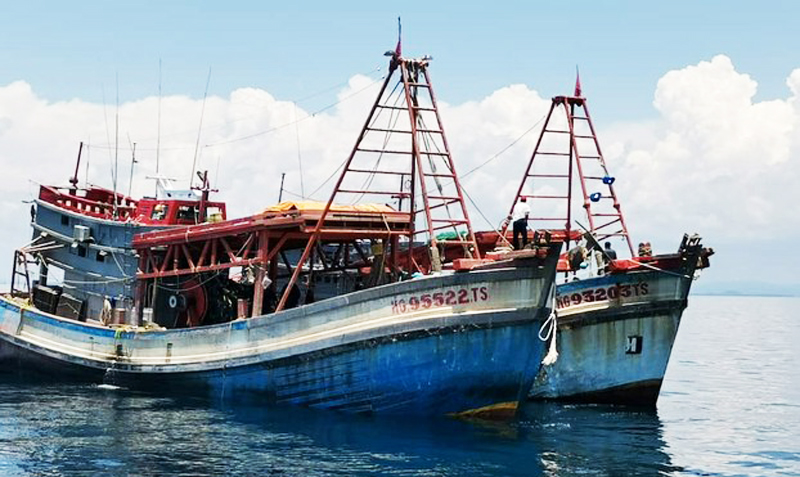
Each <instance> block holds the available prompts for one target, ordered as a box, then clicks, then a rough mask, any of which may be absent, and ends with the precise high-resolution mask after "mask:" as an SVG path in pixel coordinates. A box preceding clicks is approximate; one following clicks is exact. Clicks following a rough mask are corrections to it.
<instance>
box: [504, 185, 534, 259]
mask: <svg viewBox="0 0 800 477" xmlns="http://www.w3.org/2000/svg"><path fill="white" fill-rule="evenodd" d="M530 214H531V208H530V207H528V201H527V199H526V198H525V197H522V198H520V199H519V202H517V203H516V205H514V210H512V212H511V215H510V216H509V217H508V218H509V219H510V220H512V221H513V223H514V239H513V241H512V244H513V245H514V250H521V249H523V248H524V247H525V245H527V244H528V216H530ZM520 235H521V236H522V245H519V241H518V240H517V237H518V236H520Z"/></svg>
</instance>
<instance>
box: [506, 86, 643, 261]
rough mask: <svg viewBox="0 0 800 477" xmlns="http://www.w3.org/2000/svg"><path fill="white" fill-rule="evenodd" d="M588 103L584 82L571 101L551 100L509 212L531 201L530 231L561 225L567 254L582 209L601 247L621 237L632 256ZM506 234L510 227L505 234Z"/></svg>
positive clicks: (565, 97)
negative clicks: (575, 215)
mask: <svg viewBox="0 0 800 477" xmlns="http://www.w3.org/2000/svg"><path fill="white" fill-rule="evenodd" d="M586 103H587V101H586V98H584V97H583V96H582V92H581V84H580V76H577V78H576V81H575V92H574V94H573V95H572V96H556V97H554V98H553V99H552V102H551V104H550V111H549V112H548V113H547V119H546V120H545V124H544V126H543V127H542V132H541V133H540V135H539V139H538V141H537V142H536V147H535V148H534V150H533V154H532V155H531V158H530V161H528V166H527V168H526V170H525V174H524V175H523V176H522V182H521V183H520V186H519V189H517V194H516V196H515V197H514V201H513V202H512V204H511V208H510V211H513V209H514V204H516V203H517V201H518V200H519V199H521V198H522V197H525V198H527V199H531V200H530V201H529V204H530V207H531V216H530V218H529V219H528V220H529V222H533V223H532V224H531V226H532V227H533V228H534V229H553V228H554V225H555V226H556V228H557V227H558V225H560V224H563V226H564V230H565V232H566V234H567V237H566V244H567V248H569V242H570V235H571V233H572V231H573V230H574V229H575V227H574V226H573V223H574V222H576V221H575V219H574V214H575V211H576V209H577V208H578V203H580V207H581V208H583V209H584V214H585V217H586V219H587V221H588V230H589V232H591V233H592V235H594V236H595V237H596V238H597V240H598V241H602V240H605V239H608V238H612V237H620V238H622V239H623V240H624V241H625V242H626V243H627V246H628V250H629V251H630V254H631V256H634V255H635V254H634V248H633V242H632V241H631V238H630V235H629V233H628V227H627V225H626V224H625V218H624V216H623V214H622V208H621V205H620V202H619V200H618V199H617V195H616V192H615V191H614V187H613V184H614V180H615V178H614V177H613V176H611V175H610V173H609V171H608V167H607V166H606V162H605V159H604V158H603V153H602V151H601V149H600V142H599V141H598V139H597V134H596V132H595V128H594V124H593V123H592V119H591V116H590V115H589V109H588V107H587V104H586ZM562 112H563V116H561V113H562ZM534 165H535V166H536V168H534ZM576 189H579V192H578V190H576ZM553 190H556V191H563V192H561V193H558V192H555V193H554V192H552V191H553ZM578 201H580V202H578ZM510 214H511V212H509V215H510ZM506 228H507V225H506V226H505V227H504V228H503V231H502V232H503V234H505V232H506Z"/></svg>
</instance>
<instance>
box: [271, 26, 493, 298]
mask: <svg viewBox="0 0 800 477" xmlns="http://www.w3.org/2000/svg"><path fill="white" fill-rule="evenodd" d="M401 51H402V50H401V43H400V41H398V44H397V48H396V49H395V50H394V51H390V52H387V56H391V59H390V62H389V72H388V74H387V76H386V80H385V81H384V83H383V85H382V86H381V89H380V92H379V93H378V97H377V98H376V100H375V103H374V104H373V106H372V108H371V110H370V112H369V114H368V116H367V119H366V121H365V123H364V126H363V128H362V129H361V132H360V134H359V136H358V138H357V140H356V143H355V145H354V147H353V149H352V151H351V153H350V156H349V157H348V159H347V161H346V163H345V165H344V168H343V169H342V173H341V175H340V176H339V179H338V181H337V182H336V185H335V186H334V188H333V191H332V192H331V195H330V198H329V199H328V201H327V203H326V205H325V208H324V209H323V211H322V213H321V215H320V218H319V220H318V222H317V224H316V227H315V228H314V232H313V233H312V235H311V236H310V237H309V239H308V242H307V244H306V247H305V250H304V251H303V254H302V256H301V258H300V260H299V261H298V263H297V265H296V266H295V269H294V272H293V274H292V277H291V279H290V281H289V283H288V284H287V286H286V290H285V292H284V294H283V297H282V298H281V301H280V303H279V304H278V308H277V310H276V311H280V310H281V309H282V308H283V307H284V306H285V304H286V301H287V299H288V295H289V293H290V291H291V288H292V286H293V285H294V284H295V283H296V282H297V279H298V277H299V275H300V273H301V269H302V267H303V265H304V264H305V263H306V261H307V260H308V259H309V256H310V254H311V251H312V250H314V248H315V246H316V244H317V242H318V240H319V237H320V235H321V233H322V232H323V231H326V230H327V229H326V219H327V218H328V216H329V213H330V212H331V207H332V206H333V205H334V204H352V203H355V202H361V201H362V200H363V199H364V198H369V199H371V200H373V201H375V202H378V203H381V204H383V203H386V202H389V201H391V200H392V199H395V200H398V202H399V203H400V204H401V206H402V207H403V210H402V212H407V214H408V227H407V232H404V233H403V235H404V237H402V238H404V243H403V246H404V247H405V252H406V253H407V254H408V265H409V269H412V268H414V267H416V268H417V270H418V271H421V272H431V271H437V270H440V269H441V250H440V247H442V249H443V248H445V247H447V246H448V245H452V244H457V245H460V246H461V249H462V250H463V256H465V257H470V258H479V257H480V255H479V253H480V252H479V251H478V247H477V243H476V241H475V235H474V233H473V230H472V225H471V223H470V220H469V215H468V213H467V207H466V203H465V201H464V198H463V192H462V190H461V184H460V182H459V180H458V176H457V174H456V171H455V165H454V163H453V158H452V156H451V154H450V151H449V147H448V143H447V140H446V137H445V134H444V127H443V125H442V121H441V117H440V115H439V112H438V107H437V104H436V99H435V96H434V94H433V86H432V84H431V80H430V76H429V74H428V65H429V63H430V60H431V58H430V57H427V56H426V57H423V58H421V59H410V58H404V57H402V56H401ZM390 85H393V86H392V87H391V88H389V86H390ZM403 177H408V178H409V179H410V187H409V190H406V188H405V187H404V183H403V181H402V178H403ZM398 178H400V179H401V181H399V182H400V183H399V184H398ZM405 199H408V200H405ZM418 223H419V225H421V227H418V226H417V225H418ZM444 232H447V233H448V234H447V235H442V234H443V233H444ZM399 238H400V237H398V236H397V235H391V234H390V233H388V232H387V240H386V241H384V245H385V247H384V253H385V254H386V250H385V248H386V246H387V242H391V243H389V244H388V246H389V247H390V248H391V250H390V252H391V256H393V257H396V256H397V253H398V247H400V245H399V240H398V239H399ZM423 239H424V242H425V243H426V244H427V246H428V250H429V253H430V263H431V266H430V269H421V268H422V267H420V266H419V265H418V264H414V261H413V257H412V248H413V246H414V243H415V241H420V240H423ZM384 256H388V255H384ZM393 266H396V263H393Z"/></svg>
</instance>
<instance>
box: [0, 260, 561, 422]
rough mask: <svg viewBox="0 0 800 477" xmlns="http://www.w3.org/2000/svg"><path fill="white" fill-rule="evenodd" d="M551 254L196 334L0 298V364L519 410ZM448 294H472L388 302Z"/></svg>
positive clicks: (364, 406) (197, 386)
mask: <svg viewBox="0 0 800 477" xmlns="http://www.w3.org/2000/svg"><path fill="white" fill-rule="evenodd" d="M554 259H555V256H554V257H553V261H552V264H550V265H549V266H547V267H540V268H529V269H528V268H526V269H506V270H497V271H495V270H493V271H488V272H477V273H476V272H469V273H466V274H456V275H450V276H439V277H428V278H424V279H418V280H411V281H408V282H400V283H397V284H392V285H386V286H383V287H378V288H374V289H369V290H364V291H361V292H356V293H353V294H350V295H347V296H341V297H337V298H334V299H330V300H324V301H321V302H318V303H315V304H312V305H307V306H304V307H300V308H295V309H292V310H287V311H284V312H281V313H280V314H276V315H266V316H261V317H255V318H251V319H248V320H237V321H235V322H231V323H226V324H221V325H213V326H208V327H202V328H196V329H182V330H166V331H139V332H135V331H123V330H116V331H115V330H113V329H110V328H107V327H103V326H98V325H92V324H87V323H80V322H75V321H71V320H66V319H61V318H58V317H54V316H50V315H46V314H44V313H41V312H38V311H37V310H34V309H30V308H24V309H23V310H20V307H19V306H17V305H15V304H14V303H12V302H10V301H8V300H2V302H1V304H2V306H0V312H2V315H0V358H5V359H4V361H3V366H4V367H5V368H6V369H11V368H13V369H15V370H17V371H18V372H20V373H24V374H28V375H31V374H35V375H47V376H50V377H56V378H58V379H78V380H87V381H91V382H97V383H101V382H102V383H106V384H113V385H118V386H123V387H126V388H131V389H141V390H147V391H156V392H168V393H179V394H187V395H196V396H203V397H208V398H212V399H220V400H223V401H231V402H237V401H245V402H251V403H256V404H294V405H302V406H308V407H315V408H325V409H339V410H344V411H348V412H378V413H396V414H417V415H437V414H450V413H461V412H468V411H471V410H475V409H480V408H485V407H489V406H493V405H496V404H501V403H505V404H508V403H511V404H512V406H513V407H515V406H516V405H517V404H518V403H519V402H520V401H521V400H522V399H524V398H525V397H526V396H527V393H528V391H529V390H530V387H531V385H532V383H533V379H534V378H535V376H536V372H537V370H538V367H539V363H540V361H541V358H542V356H543V351H544V343H543V342H542V341H540V340H539V339H538V338H537V336H536V335H537V332H538V329H539V327H540V326H541V323H542V322H543V319H544V317H546V316H547V315H548V314H549V313H550V308H549V302H548V295H549V292H550V289H551V286H552V285H551V284H552V273H553V272H554V265H555V260H554ZM479 287H484V288H485V290H486V295H485V297H486V299H485V300H482V298H483V296H482V295H481V294H480V293H478V291H477V290H478V289H479ZM452 289H466V290H471V293H472V294H470V295H469V296H470V297H472V298H475V299H477V300H478V301H475V302H472V303H469V304H465V305H453V306H443V307H440V308H437V307H431V308H427V309H424V310H423V309H419V310H415V311H412V310H410V309H406V308H405V307H399V306H397V305H396V304H395V302H396V300H398V299H401V297H404V296H405V297H409V296H412V297H413V296H420V295H419V294H420V293H428V292H430V291H439V290H445V291H447V290H452ZM472 298H470V299H472Z"/></svg>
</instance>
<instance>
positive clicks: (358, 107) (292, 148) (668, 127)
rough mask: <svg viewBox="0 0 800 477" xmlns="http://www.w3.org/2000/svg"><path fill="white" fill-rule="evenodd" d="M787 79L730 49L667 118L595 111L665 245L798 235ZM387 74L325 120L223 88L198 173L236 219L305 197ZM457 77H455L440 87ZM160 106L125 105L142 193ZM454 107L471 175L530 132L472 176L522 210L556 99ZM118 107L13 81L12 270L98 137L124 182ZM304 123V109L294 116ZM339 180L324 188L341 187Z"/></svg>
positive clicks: (459, 151)
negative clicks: (36, 216)
mask: <svg viewBox="0 0 800 477" xmlns="http://www.w3.org/2000/svg"><path fill="white" fill-rule="evenodd" d="M786 83H787V86H788V88H789V94H788V95H787V97H786V98H785V99H777V100H772V101H755V100H754V98H755V94H756V92H757V83H756V82H755V80H753V79H752V78H750V77H749V76H748V75H746V74H743V73H740V72H737V71H736V69H735V67H734V65H733V63H732V62H731V60H730V59H728V58H727V57H725V56H717V57H714V58H713V59H711V61H703V62H700V63H698V64H697V65H693V66H688V67H686V68H683V69H680V70H675V71H671V72H668V73H667V74H665V75H664V76H663V77H662V78H661V80H660V81H659V82H658V86H657V88H656V91H655V100H654V105H655V107H656V109H657V111H658V113H659V115H658V117H656V118H654V119H652V120H649V121H644V122H637V123H624V122H616V123H613V122H612V121H613V120H614V118H608V117H605V118H599V117H594V120H595V124H596V125H597V124H605V125H608V126H606V127H602V128H601V129H600V130H599V131H598V133H599V135H600V141H601V145H602V147H603V150H604V151H605V153H606V160H607V162H608V164H609V167H610V169H611V170H612V171H613V173H614V175H615V176H616V177H617V182H616V183H615V187H616V188H617V192H618V194H619V197H620V199H621V201H622V204H623V211H624V212H625V213H626V215H627V218H628V224H629V226H630V228H631V230H632V232H633V233H634V235H635V236H634V239H635V240H642V239H645V238H646V239H649V240H651V241H653V242H654V244H656V246H657V251H658V245H659V243H661V244H664V247H662V248H667V247H669V248H672V247H673V246H674V244H676V243H677V241H678V239H679V236H680V234H681V233H683V232H684V231H698V232H701V233H703V234H704V235H705V236H706V237H707V238H710V239H712V241H713V239H714V238H717V239H718V240H722V239H723V238H725V239H727V237H728V236H735V237H736V238H737V240H740V241H741V244H742V249H743V250H758V248H759V237H761V236H764V235H765V234H766V235H769V236H786V237H791V236H794V235H797V233H798V232H800V220H798V214H797V212H796V211H795V208H796V205H795V204H797V203H800V193H799V192H797V191H798V190H800V189H798V188H797V187H796V184H797V182H798V179H800V177H798V176H800V166H798V159H797V155H798V153H800V139H798V138H800V131H799V130H798V120H797V118H798V102H797V97H798V92H800V69H798V70H795V71H793V72H792V73H791V75H790V76H789V77H788V79H787V81H786ZM378 85H379V82H377V83H376V82H375V81H374V80H373V79H371V78H368V77H363V76H355V77H353V78H352V79H351V81H350V82H349V84H348V86H347V87H346V88H344V89H343V90H342V91H341V92H340V93H339V95H338V98H339V99H340V100H342V102H341V103H339V104H338V105H336V106H335V107H332V108H331V109H328V110H326V111H323V112H320V113H318V114H315V115H313V116H309V114H310V112H309V111H306V110H304V109H303V108H302V107H300V106H297V105H295V104H294V103H292V102H289V101H283V100H280V99H278V98H275V97H273V96H272V95H271V94H269V93H268V92H267V91H264V90H260V89H256V88H241V89H237V90H235V91H233V92H232V93H231V94H230V96H229V97H227V98H222V97H210V98H208V100H207V102H206V105H205V113H204V120H203V128H202V134H201V136H200V146H201V147H200V149H199V151H198V163H199V164H198V169H209V170H210V171H211V176H212V178H213V179H214V180H215V184H214V185H215V186H217V187H219V189H220V190H221V193H220V195H219V197H220V198H222V199H224V200H226V201H227V202H228V203H229V204H230V205H229V211H230V212H231V213H232V215H243V214H248V213H252V212H254V211H257V210H259V209H261V208H262V207H264V206H266V205H269V204H271V203H273V202H275V201H276V200H277V197H278V189H279V183H280V173H281V172H286V173H287V183H286V188H287V189H288V190H289V191H291V192H294V193H300V191H301V183H300V180H299V178H300V174H299V171H298V169H299V166H298V162H299V159H298V143H299V145H300V150H299V151H300V152H299V156H300V160H301V161H302V167H303V184H302V189H304V191H305V192H306V194H309V193H310V192H311V191H312V190H314V189H315V188H316V187H317V186H319V185H320V184H321V183H322V182H323V181H324V180H325V179H326V178H328V177H329V176H330V175H331V173H332V172H333V171H334V170H335V169H336V168H337V167H338V166H339V164H341V163H342V162H343V161H344V160H345V159H346V158H347V155H348V154H349V153H350V150H351V148H352V146H353V142H354V141H355V139H356V137H357V135H358V133H359V130H360V128H361V126H362V124H363V122H364V119H365V117H366V114H367V112H368V111H369V108H370V106H371V103H372V101H374V95H375V94H376V93H377V91H378ZM442 88H446V85H437V89H442ZM440 95H441V94H440ZM590 101H591V98H590ZM158 103H159V101H158V98H155V97H150V98H145V99H142V100H140V101H135V102H130V103H125V104H122V105H120V107H119V121H120V144H121V147H120V152H119V157H120V165H119V169H120V188H121V189H122V190H123V191H126V190H127V184H128V172H127V171H128V170H129V168H130V152H129V150H128V137H130V140H131V141H133V142H136V143H137V157H138V159H139V161H140V162H139V164H138V165H137V169H136V171H137V172H136V182H135V184H134V195H141V194H144V193H147V192H148V191H149V190H150V187H151V185H149V184H148V183H147V182H145V181H144V180H143V179H142V177H144V176H145V175H147V174H152V173H153V172H154V169H155V157H156V142H157V139H158V126H157V124H158ZM440 106H441V109H442V117H443V120H444V123H445V127H446V132H447V137H448V140H449V143H450V146H451V149H452V152H453V155H454V158H455V160H456V163H457V164H456V165H457V170H458V171H459V172H460V173H461V174H466V173H467V172H468V171H471V170H472V169H473V168H475V167H477V166H479V165H481V164H482V163H484V162H486V161H487V160H488V159H490V158H492V157H493V156H494V155H495V154H497V153H498V152H499V151H501V150H503V149H504V148H506V147H507V146H508V145H509V144H510V143H511V142H512V141H515V140H517V139H519V142H518V143H517V144H515V145H514V146H513V147H511V148H509V149H508V150H507V151H506V152H504V153H503V154H502V155H501V156H499V157H497V158H496V159H493V160H492V161H491V162H489V163H488V164H487V165H486V166H484V167H483V168H480V169H478V170H476V171H475V172H473V173H471V174H470V175H468V176H466V177H464V179H463V183H464V185H465V188H466V189H467V191H468V192H469V193H470V194H471V196H472V198H473V199H475V201H476V202H477V203H478V205H479V206H480V208H481V211H482V212H483V213H485V214H486V215H487V216H488V217H489V219H490V221H491V222H492V224H493V225H494V224H497V222H499V220H500V219H501V218H502V217H503V216H504V215H505V214H506V212H507V211H508V209H509V208H510V205H511V204H510V201H511V199H512V198H513V196H514V194H515V192H516V189H517V187H518V185H519V180H520V178H521V175H522V173H523V171H524V168H525V166H526V164H527V161H528V159H529V157H530V154H531V152H532V150H533V147H534V145H535V142H536V139H537V137H538V127H537V128H536V129H535V130H533V131H531V132H529V133H528V134H526V135H524V136H523V134H524V133H525V132H526V131H527V130H528V129H529V128H531V126H533V125H534V124H535V123H536V122H537V121H539V120H540V119H541V118H542V117H543V116H544V115H545V114H546V112H547V110H548V108H549V106H550V100H549V98H547V97H545V98H543V97H542V96H541V95H540V94H539V93H538V92H536V91H534V90H531V89H530V88H528V87H526V86H524V85H512V86H507V87H505V88H501V89H499V90H497V91H495V92H493V93H492V94H490V95H489V96H487V97H485V98H482V99H479V100H475V101H470V102H466V103H464V104H458V105H450V104H441V105H440ZM201 109H202V101H200V100H197V99H190V98H188V97H183V96H169V97H164V98H162V100H161V123H162V125H161V151H160V165H161V166H160V167H161V172H162V173H166V174H167V175H172V176H175V177H178V178H180V179H184V180H186V179H188V177H189V171H190V168H191V165H192V161H193V157H194V155H195V143H196V141H197V134H198V124H199V122H200V112H201ZM595 114H596V113H595ZM115 116H116V108H115V107H114V106H113V105H107V106H105V107H104V106H103V105H101V104H92V103H87V102H83V101H80V100H74V101H68V102H56V103H50V102H47V101H45V100H43V99H42V98H40V97H39V96H37V94H36V93H35V92H34V91H32V90H31V88H30V86H29V85H28V84H26V83H24V82H15V83H12V84H9V85H6V86H0V165H2V167H3V171H4V176H5V177H4V179H5V185H4V187H3V190H2V192H0V203H2V206H3V207H2V209H1V210H0V221H1V222H2V223H3V224H4V226H3V228H2V232H0V254H2V253H8V255H7V257H8V258H7V260H6V261H2V260H0V273H6V272H3V271H2V270H5V269H7V268H8V265H7V264H8V263H9V262H10V260H11V255H10V251H11V250H12V249H13V248H14V247H15V246H18V245H20V244H23V243H25V242H26V239H27V237H28V236H29V235H30V232H29V231H28V230H27V229H28V224H27V221H28V212H27V209H28V205H26V204H23V203H22V202H21V201H22V200H27V199H31V198H33V197H34V196H35V194H36V192H37V188H36V186H32V185H31V184H30V183H29V182H28V180H29V179H30V180H33V181H36V182H40V183H60V184H64V183H66V180H67V178H68V177H69V176H70V175H71V174H72V172H73V169H74V161H75V153H76V152H77V145H78V142H79V141H81V140H83V141H87V142H89V143H90V144H91V147H90V149H89V151H90V152H89V153H88V157H84V161H85V160H86V159H88V160H89V163H90V166H89V178H90V180H91V181H92V182H96V183H99V184H102V185H106V186H110V185H111V180H110V176H109V171H110V170H111V160H112V158H113V155H114V154H113V143H114V122H115ZM296 119H302V120H301V121H299V122H298V123H297V124H296V125H295V124H294V121H295V120H296ZM265 131H271V132H268V133H265ZM521 136H523V137H522V138H521V139H520V137H521ZM244 138H246V139H244ZM84 163H85V162H84ZM217 164H219V174H217V167H218V166H217ZM80 177H81V179H83V177H84V174H83V172H82V173H81V175H80ZM330 185H331V182H330V181H329V182H328V184H327V188H323V189H322V190H321V191H320V192H318V193H317V194H316V195H315V196H316V197H317V198H322V199H324V198H326V197H327V192H328V191H329V190H330V189H329V187H330ZM471 216H472V219H473V222H474V223H475V224H476V228H477V229H486V228H487V227H489V225H487V224H486V223H485V222H484V221H483V219H482V218H480V216H479V214H478V213H477V212H476V211H475V210H472V211H471ZM4 251H5V252H4ZM0 256H2V255H0Z"/></svg>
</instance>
